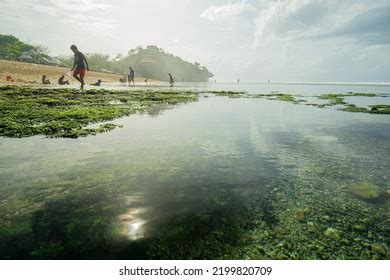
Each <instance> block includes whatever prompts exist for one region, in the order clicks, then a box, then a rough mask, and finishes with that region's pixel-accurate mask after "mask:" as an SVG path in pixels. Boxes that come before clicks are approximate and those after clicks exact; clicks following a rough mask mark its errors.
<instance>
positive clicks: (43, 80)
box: [42, 75, 50, 85]
mask: <svg viewBox="0 0 390 280" xmlns="http://www.w3.org/2000/svg"><path fill="white" fill-rule="evenodd" d="M42 84H43V85H50V80H49V79H48V78H47V77H46V75H43V76H42Z"/></svg>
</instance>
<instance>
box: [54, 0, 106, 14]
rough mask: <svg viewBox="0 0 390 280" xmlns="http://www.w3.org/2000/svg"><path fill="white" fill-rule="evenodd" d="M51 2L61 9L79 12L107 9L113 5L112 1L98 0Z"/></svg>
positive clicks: (58, 0) (59, 0) (60, 0)
mask: <svg viewBox="0 0 390 280" xmlns="http://www.w3.org/2000/svg"><path fill="white" fill-rule="evenodd" d="M49 2H50V3H52V4H53V5H54V6H56V7H58V8H59V9H62V10H68V11H77V12H88V11H93V10H105V9H108V8H111V7H112V4H111V3H110V1H104V2H97V1H96V0H49Z"/></svg>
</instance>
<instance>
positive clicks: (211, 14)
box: [201, 1, 256, 21]
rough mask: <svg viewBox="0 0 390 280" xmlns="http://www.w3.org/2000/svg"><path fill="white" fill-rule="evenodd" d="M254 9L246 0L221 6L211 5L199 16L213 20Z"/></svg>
mask: <svg viewBox="0 0 390 280" xmlns="http://www.w3.org/2000/svg"><path fill="white" fill-rule="evenodd" d="M254 11H256V8H255V7H253V6H251V5H249V4H248V3H246V1H242V2H237V3H229V4H226V5H222V6H211V7H209V8H208V9H207V10H205V11H204V12H203V13H202V14H201V17H202V18H205V19H208V20H210V21H215V20H219V19H225V18H229V17H232V16H239V15H242V14H244V13H247V12H254Z"/></svg>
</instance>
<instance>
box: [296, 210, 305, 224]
mask: <svg viewBox="0 0 390 280" xmlns="http://www.w3.org/2000/svg"><path fill="white" fill-rule="evenodd" d="M295 217H296V219H297V220H298V222H303V221H304V220H305V211H304V210H297V212H295Z"/></svg>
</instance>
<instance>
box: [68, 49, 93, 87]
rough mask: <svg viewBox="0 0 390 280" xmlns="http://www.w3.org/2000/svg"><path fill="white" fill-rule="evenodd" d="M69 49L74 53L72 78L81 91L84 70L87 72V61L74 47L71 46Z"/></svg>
mask: <svg viewBox="0 0 390 280" xmlns="http://www.w3.org/2000/svg"><path fill="white" fill-rule="evenodd" d="M70 49H71V50H72V51H73V53H74V62H73V67H72V69H71V71H73V77H74V78H75V79H76V80H77V81H79V82H80V84H81V85H80V89H81V90H83V89H84V84H85V82H84V78H85V70H87V71H89V66H88V61H87V59H86V58H85V56H84V54H83V53H82V52H80V51H79V50H78V49H77V47H76V46H75V45H72V46H71V47H70Z"/></svg>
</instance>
